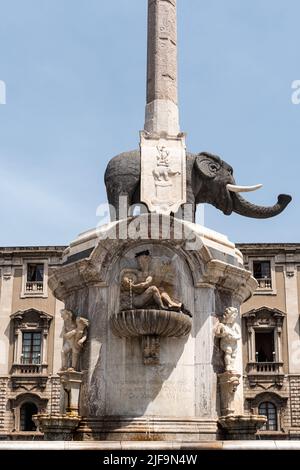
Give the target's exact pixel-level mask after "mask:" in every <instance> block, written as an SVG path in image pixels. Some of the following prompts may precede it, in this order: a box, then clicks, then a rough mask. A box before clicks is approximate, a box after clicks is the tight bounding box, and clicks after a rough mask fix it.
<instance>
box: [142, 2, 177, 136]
mask: <svg viewBox="0 0 300 470" xmlns="http://www.w3.org/2000/svg"><path fill="white" fill-rule="evenodd" d="M177 101H178V97H177V16H176V0H167V1H166V0H148V65H147V105H146V118H145V130H146V131H147V132H149V133H150V134H153V133H155V134H160V133H162V132H165V133H167V134H168V135H173V136H176V135H177V134H178V133H179V116H178V106H177Z"/></svg>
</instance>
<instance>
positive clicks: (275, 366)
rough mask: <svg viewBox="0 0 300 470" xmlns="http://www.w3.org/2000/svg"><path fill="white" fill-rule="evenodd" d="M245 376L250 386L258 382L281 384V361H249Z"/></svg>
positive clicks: (282, 373)
mask: <svg viewBox="0 0 300 470" xmlns="http://www.w3.org/2000/svg"><path fill="white" fill-rule="evenodd" d="M247 377H248V380H249V385H250V386H251V387H254V386H256V385H257V384H258V383H276V384H277V385H278V386H282V385H283V379H284V372H283V362H249V363H248V365H247Z"/></svg>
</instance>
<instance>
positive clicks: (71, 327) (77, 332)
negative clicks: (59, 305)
mask: <svg viewBox="0 0 300 470" xmlns="http://www.w3.org/2000/svg"><path fill="white" fill-rule="evenodd" d="M61 315H62V317H63V319H64V327H65V331H64V335H63V338H64V343H63V348H62V354H61V356H62V370H77V368H78V362H79V354H80V352H81V350H82V347H83V344H84V343H85V341H86V339H87V328H88V325H89V322H88V320H87V319H86V318H83V317H77V318H76V320H74V316H73V314H72V312H70V311H68V310H63V311H62V314H61Z"/></svg>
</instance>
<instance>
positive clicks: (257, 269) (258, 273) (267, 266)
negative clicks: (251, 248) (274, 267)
mask: <svg viewBox="0 0 300 470" xmlns="http://www.w3.org/2000/svg"><path fill="white" fill-rule="evenodd" d="M253 276H254V277H255V279H256V280H257V282H258V287H259V288H260V289H272V275H271V262H270V261H253Z"/></svg>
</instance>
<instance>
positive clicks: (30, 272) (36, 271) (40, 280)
mask: <svg viewBox="0 0 300 470" xmlns="http://www.w3.org/2000/svg"><path fill="white" fill-rule="evenodd" d="M43 289H44V265H43V264H34V263H28V264H27V279H26V292H43Z"/></svg>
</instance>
